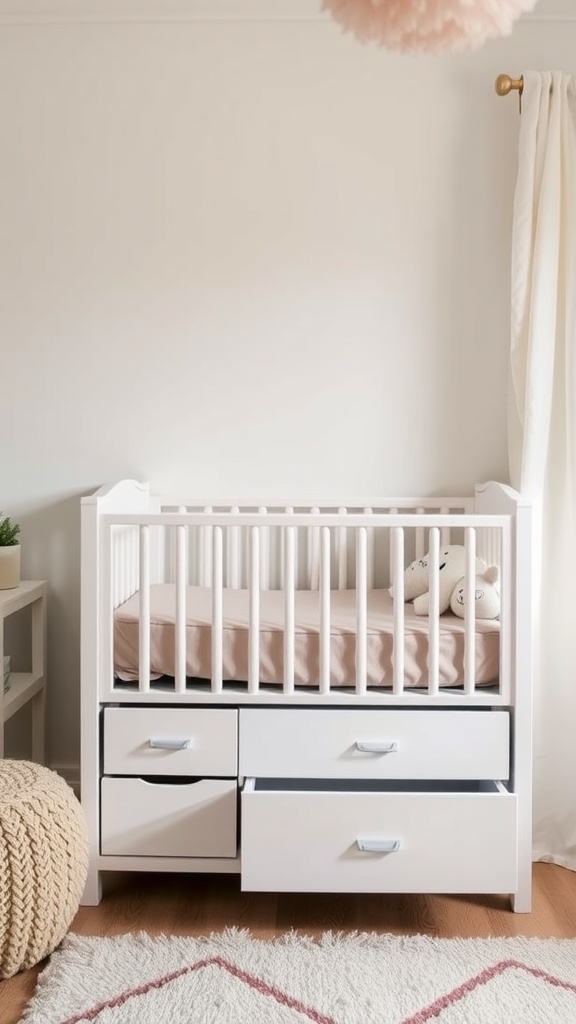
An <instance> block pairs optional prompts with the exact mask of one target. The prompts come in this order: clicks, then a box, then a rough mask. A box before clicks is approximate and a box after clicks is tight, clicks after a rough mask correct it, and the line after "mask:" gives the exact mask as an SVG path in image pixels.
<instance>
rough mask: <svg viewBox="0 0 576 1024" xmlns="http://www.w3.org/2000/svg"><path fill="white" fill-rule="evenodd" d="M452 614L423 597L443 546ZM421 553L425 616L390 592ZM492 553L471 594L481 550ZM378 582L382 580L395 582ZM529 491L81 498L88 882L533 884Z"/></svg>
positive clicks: (466, 889) (477, 888)
mask: <svg viewBox="0 0 576 1024" xmlns="http://www.w3.org/2000/svg"><path fill="white" fill-rule="evenodd" d="M447 543H458V544H462V545H464V547H465V552H466V583H465V586H466V588H467V594H468V597H469V600H468V601H467V603H466V613H465V616H464V618H462V619H457V618H456V617H454V616H453V615H450V614H448V615H439V613H438V604H439V578H440V577H439V573H440V560H441V552H442V548H443V545H445V544H447ZM425 551H429V558H430V612H429V615H428V616H427V617H421V616H420V617H416V616H415V615H414V614H413V611H412V609H411V605H409V604H406V603H405V601H404V583H403V581H404V569H405V567H406V565H407V564H408V563H409V562H410V561H412V559H414V558H419V557H421V556H422V555H423V554H424V552H425ZM477 556H478V557H482V558H483V559H484V560H485V561H486V562H487V563H489V564H497V565H498V567H499V570H500V590H501V595H500V596H501V612H500V618H499V620H498V622H490V623H487V622H485V621H480V620H477V619H476V617H475V613H474V600H473V599H472V595H473V588H474V566H475V560H476V557H477ZM391 584H393V596H390V593H389V587H390V585H391ZM530 709H531V509H530V504H529V502H527V501H525V500H524V499H523V498H522V497H521V496H519V495H518V494H516V493H515V492H513V491H512V490H511V489H510V488H508V487H506V486H504V485H500V484H496V483H489V484H485V485H482V486H478V487H477V488H476V491H475V494H474V496H473V497H469V498H429V497H428V498H420V499H397V498H394V499H387V500H382V499H372V498H361V499H354V500H342V501H334V502H332V501H331V502H328V503H327V502H325V501H319V500H318V501H310V502H306V503H304V502H302V501H300V500H285V501H278V500H274V501H272V502H270V501H266V500H252V501H249V502H238V501H237V502H222V501H214V500H197V499H194V500H191V499H190V498H189V497H186V496H182V495H166V496H162V497H159V496H154V495H151V494H150V492H149V488H148V487H147V486H146V485H143V484H139V483H137V482H135V481H122V482H120V483H118V484H116V485H114V486H112V487H108V488H102V489H101V490H100V491H98V492H97V493H96V494H95V495H93V496H91V497H88V498H85V499H83V502H82V802H83V805H84V808H85V811H86V815H87V819H88V825H89V833H90V847H91V851H90V871H89V878H88V883H87V887H86V892H85V896H84V901H85V903H87V904H94V903H97V902H98V901H99V899H100V892H101V889H100V882H101V876H102V872H104V871H109V870H114V871H118V870H130V871H134V870H145V871H153V870H158V871H195V872H202V871H211V872H238V873H239V874H240V877H241V884H242V887H243V888H244V889H246V890H276V891H318V892H320V891H333V892H337V891H344V892H380V893H384V892H460V893H483V892H484V893H485V892H505V893H509V894H510V895H511V897H512V903H513V907H514V909H515V910H517V911H528V910H529V909H530V900H531V814H530V805H531V770H530V765H531V710H530Z"/></svg>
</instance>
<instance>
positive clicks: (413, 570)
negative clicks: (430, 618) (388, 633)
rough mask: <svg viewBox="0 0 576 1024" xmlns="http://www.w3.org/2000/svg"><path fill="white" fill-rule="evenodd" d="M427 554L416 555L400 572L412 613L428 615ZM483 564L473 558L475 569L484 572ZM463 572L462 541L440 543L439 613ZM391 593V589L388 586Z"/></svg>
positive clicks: (444, 607) (445, 606)
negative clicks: (419, 556) (402, 571)
mask: <svg viewBox="0 0 576 1024" xmlns="http://www.w3.org/2000/svg"><path fill="white" fill-rule="evenodd" d="M428 565H429V555H424V558H417V559H416V560H415V561H414V562H412V563H411V565H409V566H408V568H407V569H406V570H405V572H404V600H405V601H414V611H415V612H416V615H428V609H429V606H430V596H429V593H428V586H429V568H428ZM485 569H486V563H485V562H484V561H483V560H482V559H481V558H477V559H476V571H477V572H478V573H482V572H484V570H485ZM465 571H466V549H465V548H464V545H463V544H444V545H441V546H440V572H439V579H440V613H442V612H445V611H447V610H448V608H449V607H450V598H451V597H452V591H453V590H454V588H455V586H456V584H457V583H458V582H459V581H460V580H461V579H462V577H463V576H464V573H465ZM390 594H392V596H394V588H393V587H390Z"/></svg>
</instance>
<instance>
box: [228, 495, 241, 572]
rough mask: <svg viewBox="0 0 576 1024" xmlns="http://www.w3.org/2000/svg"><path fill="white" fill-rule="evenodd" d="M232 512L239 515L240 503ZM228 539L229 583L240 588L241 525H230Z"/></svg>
mask: <svg viewBox="0 0 576 1024" xmlns="http://www.w3.org/2000/svg"><path fill="white" fill-rule="evenodd" d="M230 512H231V514H232V515H233V516H234V515H238V514H239V512H240V509H239V508H238V505H234V506H233V507H232V508H231V509H230ZM226 539H227V542H228V572H227V583H228V586H229V587H232V589H233V590H238V589H239V588H240V527H239V526H230V527H229V529H228V531H227V534H226Z"/></svg>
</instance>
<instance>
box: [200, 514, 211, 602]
mask: <svg viewBox="0 0 576 1024" xmlns="http://www.w3.org/2000/svg"><path fill="white" fill-rule="evenodd" d="M204 511H205V512H208V513H210V512H212V506H211V505H206V507H205V509H204ZM200 554H201V565H202V584H201V585H202V586H203V587H209V586H210V581H211V579H212V527H211V526H203V527H202V528H201V534H200Z"/></svg>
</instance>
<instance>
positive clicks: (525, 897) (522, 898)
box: [510, 884, 532, 914]
mask: <svg viewBox="0 0 576 1024" xmlns="http://www.w3.org/2000/svg"><path fill="white" fill-rule="evenodd" d="M510 903H511V904H512V910H513V911H514V913H515V914H530V913H531V912H532V886H531V885H530V884H528V885H524V886H521V887H520V888H519V889H518V892H513V893H511V895H510Z"/></svg>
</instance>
